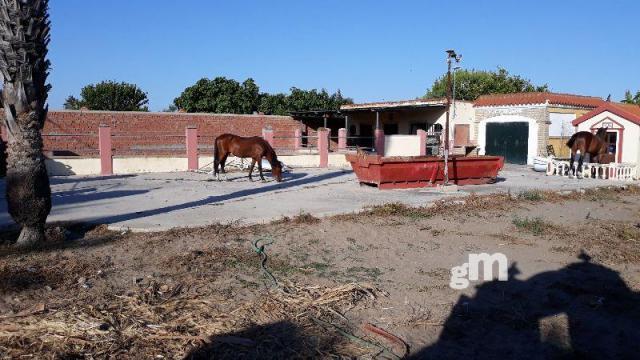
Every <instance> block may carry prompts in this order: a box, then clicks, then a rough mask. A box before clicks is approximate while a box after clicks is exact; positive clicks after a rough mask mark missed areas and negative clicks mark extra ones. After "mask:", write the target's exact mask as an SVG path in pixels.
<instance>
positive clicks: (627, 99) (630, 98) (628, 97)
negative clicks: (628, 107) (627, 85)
mask: <svg viewBox="0 0 640 360" xmlns="http://www.w3.org/2000/svg"><path fill="white" fill-rule="evenodd" d="M622 102H623V103H627V104H636V105H640V91H638V92H636V94H635V95H633V94H632V93H631V90H627V91H625V92H624V99H623V100H622Z"/></svg>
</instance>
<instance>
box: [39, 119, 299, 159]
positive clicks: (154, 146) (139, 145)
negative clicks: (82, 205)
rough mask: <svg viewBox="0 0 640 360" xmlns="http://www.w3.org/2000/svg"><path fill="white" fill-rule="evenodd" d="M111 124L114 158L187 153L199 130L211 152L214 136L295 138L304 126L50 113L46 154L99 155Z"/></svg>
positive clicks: (279, 143) (203, 148) (289, 142)
mask: <svg viewBox="0 0 640 360" xmlns="http://www.w3.org/2000/svg"><path fill="white" fill-rule="evenodd" d="M101 124H105V125H109V126H110V127H111V132H112V145H113V149H114V155H115V156H118V155H141V156H144V155H177V154H180V155H183V154H184V153H185V138H184V134H185V128H186V127H187V126H190V125H195V126H197V128H198V135H199V139H198V142H199V148H200V152H209V151H212V149H213V141H214V139H215V137H216V136H218V135H220V134H223V133H232V134H236V135H240V136H261V135H262V129H263V128H264V127H266V126H270V127H271V128H273V130H274V132H275V135H276V136H277V137H282V136H287V134H290V136H293V133H294V130H295V129H296V128H299V127H300V123H299V122H298V121H295V120H293V118H291V117H289V116H270V115H232V114H186V113H142V112H109V111H66V110H65V111H49V115H48V117H47V121H46V123H45V127H44V130H43V137H44V148H45V151H47V152H49V153H51V152H53V154H54V155H61V156H62V155H71V156H73V155H79V156H97V155H98V127H99V126H100V125H101ZM292 146H293V139H282V138H276V139H275V147H276V148H289V147H292Z"/></svg>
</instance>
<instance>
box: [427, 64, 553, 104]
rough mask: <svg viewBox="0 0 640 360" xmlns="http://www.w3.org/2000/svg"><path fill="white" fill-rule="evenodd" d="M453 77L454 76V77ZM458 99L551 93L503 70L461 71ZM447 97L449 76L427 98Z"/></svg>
mask: <svg viewBox="0 0 640 360" xmlns="http://www.w3.org/2000/svg"><path fill="white" fill-rule="evenodd" d="M452 77H453V76H452ZM455 82H456V84H455V85H456V99H460V100H469V101H473V100H475V99H477V98H478V97H479V96H481V95H489V94H508V93H517V92H533V91H549V86H548V85H547V84H544V85H541V86H537V85H534V84H532V83H531V81H529V80H527V79H524V78H522V77H520V76H518V75H511V74H509V72H508V71H507V70H505V69H503V68H498V70H497V71H482V70H459V71H457V72H456V80H455ZM446 95H447V74H444V75H442V76H441V77H440V78H438V79H437V80H436V81H435V82H434V83H433V85H432V86H431V89H429V91H427V94H426V95H425V96H424V97H425V98H442V97H445V96H446Z"/></svg>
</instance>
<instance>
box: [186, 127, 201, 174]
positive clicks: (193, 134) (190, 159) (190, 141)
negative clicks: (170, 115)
mask: <svg viewBox="0 0 640 360" xmlns="http://www.w3.org/2000/svg"><path fill="white" fill-rule="evenodd" d="M185 138H186V142H187V144H186V145H187V170H188V171H196V170H198V168H199V166H198V128H197V127H196V126H195V125H189V126H187V127H186V129H185Z"/></svg>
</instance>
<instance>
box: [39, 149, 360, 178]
mask: <svg viewBox="0 0 640 360" xmlns="http://www.w3.org/2000/svg"><path fill="white" fill-rule="evenodd" d="M278 158H279V159H280V161H282V162H283V163H284V164H285V165H287V166H289V167H292V168H308V167H318V162H319V156H318V155H317V154H295V155H282V156H278ZM198 160H199V166H200V167H201V168H202V169H203V170H206V171H211V168H212V165H211V164H212V161H213V158H212V157H211V156H200V157H199V159H198ZM231 160H232V159H231V158H230V159H229V160H227V161H231ZM46 164H47V170H48V171H49V175H52V176H69V175H99V174H100V158H81V157H57V158H52V159H47V160H46ZM329 167H330V168H349V167H350V165H349V163H348V162H347V161H346V160H345V157H344V154H342V153H330V154H329ZM186 169H187V158H186V157H179V156H176V157H172V156H155V157H154V156H144V157H114V158H113V173H114V174H116V175H122V174H136V173H149V172H175V171H186Z"/></svg>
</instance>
